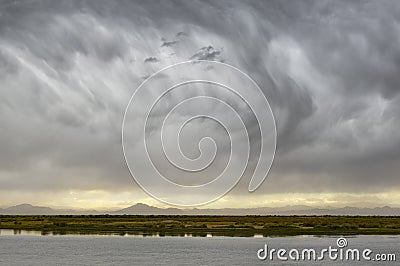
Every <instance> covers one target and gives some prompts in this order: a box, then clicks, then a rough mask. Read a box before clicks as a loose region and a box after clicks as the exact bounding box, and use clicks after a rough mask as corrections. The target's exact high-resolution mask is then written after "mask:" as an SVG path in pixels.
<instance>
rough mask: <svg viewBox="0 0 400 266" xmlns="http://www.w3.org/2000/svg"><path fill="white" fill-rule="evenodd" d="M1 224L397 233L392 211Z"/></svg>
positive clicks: (7, 224) (170, 231) (228, 232)
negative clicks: (387, 213)
mask: <svg viewBox="0 0 400 266" xmlns="http://www.w3.org/2000/svg"><path fill="white" fill-rule="evenodd" d="M0 228H1V229H15V230H35V231H41V232H43V234H46V232H52V233H56V234H69V233H71V234H108V233H115V234H143V235H146V234H149V235H152V234H159V235H184V234H192V235H199V236H205V235H206V234H213V235H222V236H253V235H255V234H262V235H264V236H285V235H352V234H400V217H398V216H174V215H172V216H163V215H159V216H156V215H52V216H45V215H29V216H12V215H1V216H0Z"/></svg>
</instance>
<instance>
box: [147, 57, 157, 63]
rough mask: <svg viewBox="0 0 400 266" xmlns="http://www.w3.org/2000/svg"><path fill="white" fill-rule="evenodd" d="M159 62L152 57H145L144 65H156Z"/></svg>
mask: <svg viewBox="0 0 400 266" xmlns="http://www.w3.org/2000/svg"><path fill="white" fill-rule="evenodd" d="M159 61H160V60H158V59H157V57H154V56H152V57H147V58H146V59H145V60H144V62H145V63H157V62H159Z"/></svg>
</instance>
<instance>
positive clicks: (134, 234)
mask: <svg viewBox="0 0 400 266" xmlns="http://www.w3.org/2000/svg"><path fill="white" fill-rule="evenodd" d="M13 235H19V236H64V235H68V236H87V235H90V236H123V237H139V238H143V237H208V238H210V237H215V236H218V237H222V236H221V235H213V234H211V233H197V234H196V233H165V232H155V233H142V232H83V233H76V232H66V231H57V232H53V231H28V230H16V229H0V237H1V236H13ZM226 237H229V236H226ZM248 237H254V238H263V237H264V236H263V235H262V234H254V235H248Z"/></svg>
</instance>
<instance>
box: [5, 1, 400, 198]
mask: <svg viewBox="0 0 400 266" xmlns="http://www.w3.org/2000/svg"><path fill="white" fill-rule="evenodd" d="M12 2H13V1H12ZM0 14H1V15H0V36H1V38H0V84H1V85H0V125H1V135H0V150H1V153H0V189H4V190H35V191H36V190H38V191H40V190H44V189H49V190H50V189H54V190H57V189H58V190H63V189H65V190H66V189H70V188H85V189H97V188H99V189H108V190H125V189H127V186H129V185H131V186H132V189H135V187H134V185H132V182H131V180H130V177H129V175H128V172H127V170H126V168H125V165H124V161H123V158H122V153H121V148H120V130H121V129H120V127H121V123H122V115H123V112H124V109H125V107H126V104H127V102H128V100H129V98H130V96H131V94H132V92H133V91H134V88H136V87H137V86H138V85H139V84H140V83H141V82H142V81H143V80H142V77H147V76H149V75H150V74H152V73H154V72H155V71H157V70H159V69H161V68H162V67H165V66H168V65H170V64H173V63H177V62H181V61H185V60H187V59H189V58H191V59H205V60H217V61H224V62H226V63H229V64H232V65H234V66H237V67H239V68H240V69H242V70H243V71H245V72H246V73H248V74H249V75H250V76H251V77H252V78H254V79H255V81H256V82H257V83H258V84H259V85H260V87H261V88H262V89H263V90H264V93H265V94H266V95H267V96H268V99H269V101H270V104H271V106H272V109H273V111H274V115H275V118H276V122H277V127H278V150H277V156H276V160H275V164H274V166H273V168H272V170H271V176H270V178H269V181H267V183H266V184H265V185H263V186H262V187H261V189H260V191H258V192H257V193H260V194H262V193H266V192H268V193H270V192H320V191H328V192H329V191H348V192H359V191H386V190H390V189H400V179H399V176H398V173H399V172H400V163H399V162H400V137H399V136H400V123H399V122H400V121H399V120H400V108H399V106H400V93H399V92H400V89H399V84H400V78H399V77H400V75H399V73H400V37H399V36H400V34H399V33H400V32H399V27H398V25H399V17H400V4H399V2H397V1H378V0H376V1H346V2H342V1H333V0H331V1H268V2H265V1H251V2H248V3H243V2H241V1H233V2H232V1H218V2H215V1H181V2H179V1H178V2H176V1H161V2H160V1H146V2H139V1H132V2H130V1H116V2H109V1H61V2H55V1H30V2H19V3H17V4H12V3H11V2H4V3H3V4H1V7H0ZM162 36H167V37H168V36H169V37H171V36H172V37H174V36H175V37H176V38H179V39H178V40H179V43H178V41H177V40H171V41H167V40H166V39H162V44H161V47H160V38H161V37H162ZM183 37H184V38H183ZM199 47H203V48H201V49H199ZM215 47H221V49H216V48H215ZM222 48H223V51H222ZM143 55H154V56H152V57H148V58H146V59H144V61H143V58H144V57H143ZM222 55H223V58H222ZM137 58H139V60H136V59H137ZM156 60H160V61H159V64H145V63H147V62H155V61H156ZM181 96H182V95H181ZM246 181H247V182H248V179H246V180H244V181H243V182H242V183H241V184H239V186H238V187H237V189H235V190H234V191H233V193H244V192H245V191H246V190H245V188H247V184H246ZM246 193H247V192H246Z"/></svg>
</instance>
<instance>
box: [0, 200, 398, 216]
mask: <svg viewBox="0 0 400 266" xmlns="http://www.w3.org/2000/svg"><path fill="white" fill-rule="evenodd" d="M0 214H9V215H56V214H119V215H123V214H127V215H378V216H400V208H393V207H388V206H385V207H376V208H358V207H342V208H314V207H310V206H305V205H294V206H285V207H260V208H224V209H198V208H193V209H179V208H158V207H153V206H149V205H146V204H143V203H137V204H135V205H133V206H130V207H128V208H124V209H121V210H117V211H96V210H72V209H53V208H49V207H42V206H33V205H30V204H20V205H16V206H12V207H8V208H3V209H1V208H0Z"/></svg>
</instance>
